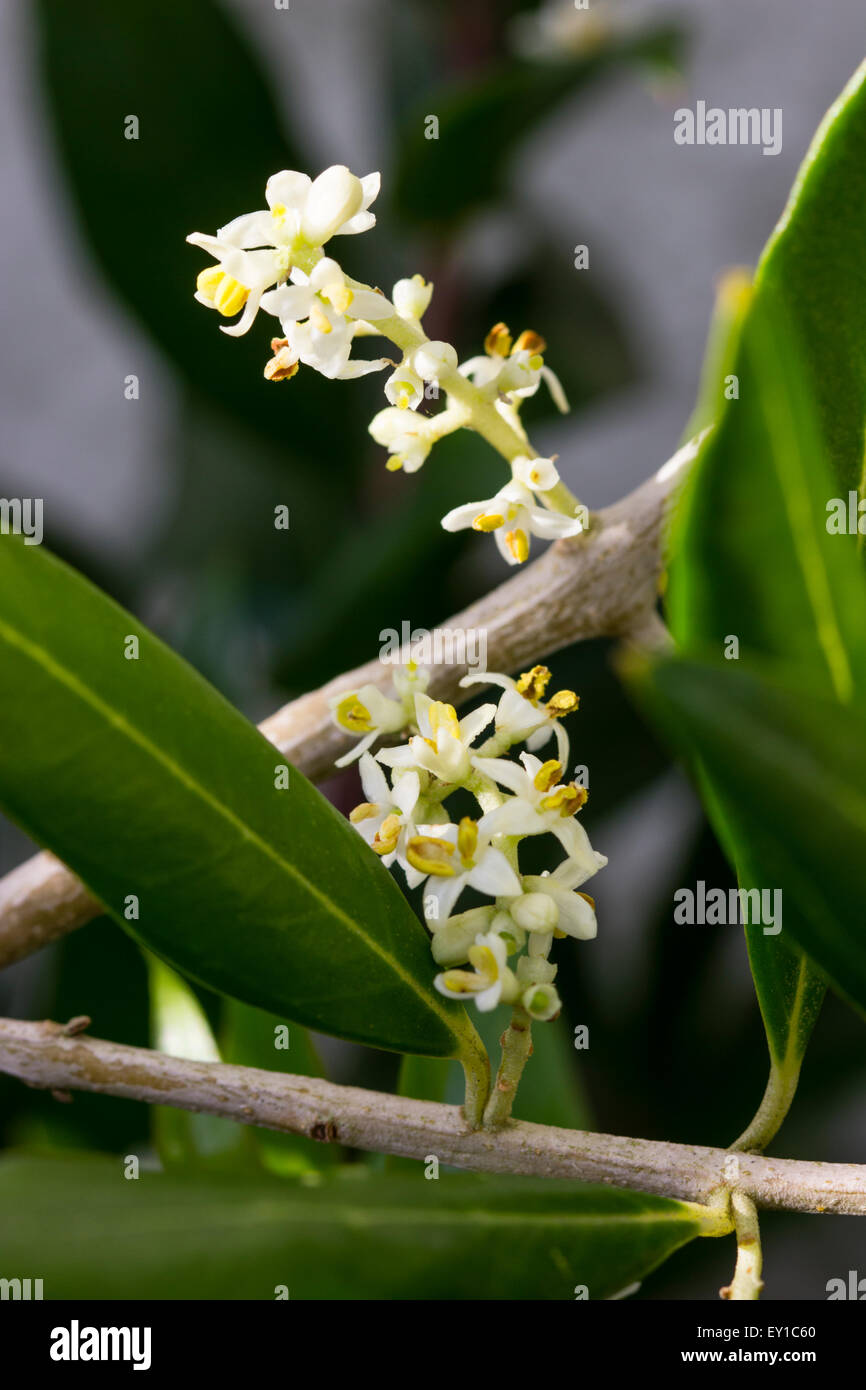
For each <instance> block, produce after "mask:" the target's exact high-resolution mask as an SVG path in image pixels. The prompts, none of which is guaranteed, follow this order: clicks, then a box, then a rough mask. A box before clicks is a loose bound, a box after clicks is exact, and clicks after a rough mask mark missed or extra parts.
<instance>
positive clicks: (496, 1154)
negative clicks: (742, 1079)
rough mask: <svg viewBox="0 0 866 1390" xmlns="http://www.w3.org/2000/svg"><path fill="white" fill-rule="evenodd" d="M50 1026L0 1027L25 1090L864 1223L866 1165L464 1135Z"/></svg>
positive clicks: (552, 1132) (373, 1098)
mask: <svg viewBox="0 0 866 1390" xmlns="http://www.w3.org/2000/svg"><path fill="white" fill-rule="evenodd" d="M79 1022H81V1021H79V1020H76V1021H74V1022H73V1024H71V1025H67V1026H66V1027H65V1028H64V1026H63V1025H61V1024H58V1023H52V1022H41V1023H30V1022H19V1021H13V1020H3V1021H0V1071H3V1072H6V1073H7V1074H8V1075H10V1076H15V1077H17V1078H18V1079H19V1080H21V1081H23V1082H25V1083H26V1084H27V1085H28V1086H33V1087H36V1088H40V1089H50V1090H58V1091H69V1090H80V1091H96V1092H100V1093H102V1094H105V1095H113V1096H123V1097H126V1098H128V1099H131V1100H139V1101H144V1102H146V1103H149V1104H154V1105H171V1106H174V1107H176V1108H178V1109H181V1110H192V1111H201V1112H205V1113H207V1114H210V1115H221V1116H225V1117H226V1118H228V1119H232V1120H235V1121H238V1122H239V1123H242V1124H250V1125H258V1126H262V1127H263V1128H266V1129H273V1130H277V1131H281V1132H286V1133H291V1134H304V1135H307V1136H309V1137H310V1138H313V1139H319V1140H323V1141H329V1142H335V1143H341V1144H345V1145H347V1146H348V1147H351V1148H357V1149H365V1150H370V1151H371V1152H375V1153H388V1154H398V1155H402V1156H404V1157H407V1158H417V1159H421V1160H423V1159H424V1158H426V1156H427V1155H429V1154H435V1155H436V1157H437V1158H438V1159H439V1160H440V1162H442V1163H450V1164H453V1165H455V1166H456V1167H459V1168H467V1169H471V1170H473V1171H475V1172H486V1173H512V1174H524V1175H533V1176H536V1177H545V1178H571V1179H575V1180H578V1181H581V1182H603V1183H609V1184H611V1185H612V1186H614V1187H631V1188H636V1189H638V1190H639V1191H643V1192H651V1193H655V1194H658V1195H659V1196H665V1197H674V1198H678V1199H680V1200H683V1201H695V1202H708V1201H709V1200H710V1199H711V1198H712V1197H713V1195H714V1194H717V1193H718V1192H719V1190H720V1189H725V1188H731V1189H735V1190H736V1191H738V1192H740V1193H744V1194H745V1195H746V1196H747V1197H749V1198H751V1200H752V1201H753V1202H754V1203H755V1204H756V1206H758V1207H767V1208H785V1209H787V1210H790V1211H803V1212H824V1213H835V1214H841V1215H849V1216H850V1215H858V1216H863V1215H866V1166H860V1165H857V1164H851V1163H813V1162H804V1161H799V1160H793V1159H780V1158H767V1157H765V1156H763V1155H757V1154H736V1155H734V1154H731V1153H730V1152H729V1151H727V1150H724V1149H709V1148H703V1147H698V1146H695V1145H690V1144H671V1143H667V1142H662V1141H654V1140H647V1139H629V1138H623V1137H619V1136H616V1135H610V1134H590V1133H585V1132H583V1131H581V1130H567V1129H557V1128H555V1127H553V1126H547V1125H537V1124H528V1123H526V1122H523V1121H520V1122H513V1123H511V1124H510V1125H508V1126H507V1127H506V1128H504V1129H500V1130H497V1131H496V1132H490V1131H489V1130H483V1129H479V1130H470V1129H468V1128H467V1125H466V1122H465V1120H464V1119H463V1116H462V1114H461V1112H460V1110H459V1109H458V1108H457V1107H456V1106H451V1105H440V1104H436V1103H432V1102H428V1101H418V1100H407V1099H405V1098H403V1097H400V1096H394V1095H387V1094H384V1093H382V1092H379V1091H366V1090H361V1089H359V1088H357V1087H354V1086H337V1085H335V1084H333V1083H332V1082H328V1081H321V1080H319V1079H318V1078H314V1077H308V1076H286V1075H284V1074H281V1073H277V1072H269V1071H259V1070H257V1069H254V1068H252V1067H237V1066H228V1065H225V1064H222V1063H219V1062H190V1061H184V1060H181V1059H179V1058H176V1057H169V1056H166V1055H165V1054H164V1053H159V1052H151V1051H148V1050H147V1049H146V1048H138V1047H126V1046H123V1045H120V1044H117V1043H111V1042H103V1041H98V1040H96V1039H93V1038H89V1037H85V1036H83V1035H82V1034H81V1033H77V1032H74V1031H73V1030H74V1029H75V1027H76V1026H77V1025H78V1023H79Z"/></svg>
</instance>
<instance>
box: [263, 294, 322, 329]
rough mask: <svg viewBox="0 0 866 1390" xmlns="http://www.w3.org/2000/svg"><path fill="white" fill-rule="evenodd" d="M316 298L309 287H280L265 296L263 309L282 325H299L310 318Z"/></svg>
mask: <svg viewBox="0 0 866 1390" xmlns="http://www.w3.org/2000/svg"><path fill="white" fill-rule="evenodd" d="M315 297H316V296H315V295H314V294H313V291H312V290H311V289H310V287H309V285H280V287H279V289H276V290H270V291H269V292H268V293H267V294H266V295H265V296H264V298H263V300H262V308H263V309H265V310H266V311H267V313H269V314H275V315H276V317H277V318H278V319H279V320H280V322H281V323H297V322H298V321H299V320H300V319H305V318H308V317H309V314H310V310H311V309H312V307H313V300H314V299H315Z"/></svg>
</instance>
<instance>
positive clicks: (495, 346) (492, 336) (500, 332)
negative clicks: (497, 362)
mask: <svg viewBox="0 0 866 1390" xmlns="http://www.w3.org/2000/svg"><path fill="white" fill-rule="evenodd" d="M511 350H512V348H511V334H510V333H509V331H508V324H507V323H495V324H494V325H493V327H492V328H491V330H490V332H489V333H488V334H487V337H486V338H485V339H484V351H485V352H486V353H487V356H488V357H507V356H508V354H509V353H510V352H511Z"/></svg>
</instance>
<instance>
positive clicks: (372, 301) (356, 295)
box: [346, 290, 395, 322]
mask: <svg viewBox="0 0 866 1390" xmlns="http://www.w3.org/2000/svg"><path fill="white" fill-rule="evenodd" d="M346 313H347V314H348V315H349V316H350V317H351V318H353V319H371V320H373V321H374V322H375V321H376V320H377V319H390V318H393V317H394V313H395V309H394V305H393V304H392V303H391V301H390V299H386V298H385V296H384V295H383V294H378V293H377V292H376V290H355V291H354V292H353V295H352V302H351V304H350V305H349V307H348V309H347V310H346Z"/></svg>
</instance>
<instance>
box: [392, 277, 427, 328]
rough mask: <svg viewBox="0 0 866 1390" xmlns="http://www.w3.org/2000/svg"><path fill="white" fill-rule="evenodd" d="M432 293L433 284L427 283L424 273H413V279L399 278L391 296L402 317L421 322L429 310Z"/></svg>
mask: <svg viewBox="0 0 866 1390" xmlns="http://www.w3.org/2000/svg"><path fill="white" fill-rule="evenodd" d="M432 295H433V286H432V285H428V284H425V282H424V277H423V276H422V275H413V276H412V278H411V280H398V281H397V283H396V285H395V286H394V289H393V291H392V295H391V297H392V299H393V300H394V308H395V309H396V310H397V313H398V314H399V315H400V318H401V319H410V320H412V321H414V322H415V323H419V322H420V320H421V319H422V318H423V316H424V314H425V313H426V312H427V308H428V306H429V304H430V299H431V297H432Z"/></svg>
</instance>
